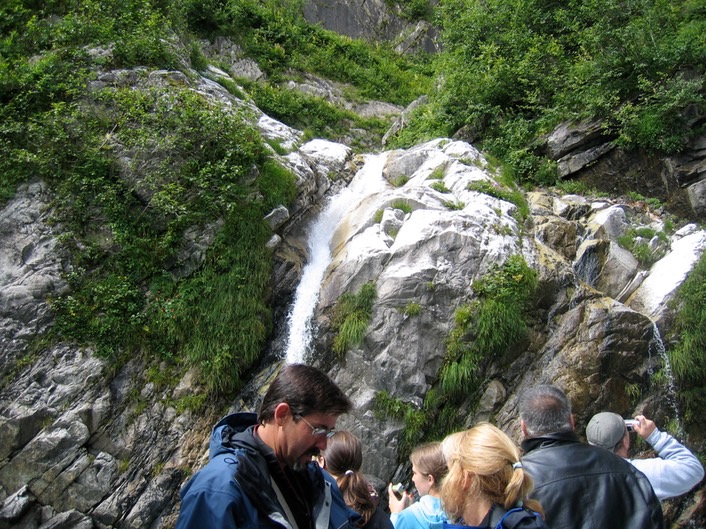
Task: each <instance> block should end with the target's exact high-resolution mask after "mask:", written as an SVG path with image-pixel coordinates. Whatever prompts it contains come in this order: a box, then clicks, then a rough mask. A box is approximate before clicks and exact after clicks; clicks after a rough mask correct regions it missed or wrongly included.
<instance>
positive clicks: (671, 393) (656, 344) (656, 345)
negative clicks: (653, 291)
mask: <svg viewBox="0 0 706 529" xmlns="http://www.w3.org/2000/svg"><path fill="white" fill-rule="evenodd" d="M648 350H649V354H650V355H652V352H653V351H654V352H656V353H657V355H658V356H659V357H660V360H662V364H663V370H664V377H665V383H666V385H667V402H668V404H669V405H670V407H671V408H672V410H674V422H675V423H676V427H677V431H676V432H675V437H683V436H684V431H683V429H682V424H681V415H680V414H679V406H678V404H677V390H676V387H675V384H674V374H673V373H672V365H671V363H670V362H669V356H668V355H667V350H666V348H665V347H664V342H663V341H662V335H661V334H660V332H659V328H658V327H657V324H656V323H654V322H653V323H652V338H651V339H650V343H649V349H648ZM650 364H651V362H650ZM652 374H653V373H652V372H650V375H652Z"/></svg>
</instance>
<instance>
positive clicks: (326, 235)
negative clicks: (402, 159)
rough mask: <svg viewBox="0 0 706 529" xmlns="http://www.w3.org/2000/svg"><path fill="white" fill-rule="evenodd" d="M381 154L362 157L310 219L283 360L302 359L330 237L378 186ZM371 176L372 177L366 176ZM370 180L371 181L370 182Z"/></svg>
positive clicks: (307, 346)
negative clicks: (305, 255) (350, 176)
mask: <svg viewBox="0 0 706 529" xmlns="http://www.w3.org/2000/svg"><path fill="white" fill-rule="evenodd" d="M385 158H386V157H385V156H384V155H374V156H370V157H368V158H367V159H366V162H365V164H364V166H363V167H362V169H361V170H360V171H358V173H357V174H356V176H355V177H354V178H353V180H352V181H351V183H350V185H349V186H348V187H346V188H344V189H343V190H342V191H341V192H340V193H338V194H337V195H335V196H334V197H332V198H331V199H330V200H329V202H328V204H327V205H326V206H325V208H324V209H323V211H322V212H321V214H320V215H319V217H318V218H317V219H316V221H315V222H314V224H313V226H312V228H311V232H310V233H309V238H308V243H307V246H308V250H309V261H308V262H307V264H306V266H304V268H303V269H302V277H301V280H300V282H299V285H298V286H297V290H296V292H295V294H294V303H293V304H292V308H291V309H290V311H289V314H288V315H287V325H288V328H289V330H288V338H287V347H286V352H285V360H286V362H287V363H300V362H305V361H306V359H307V355H308V354H309V352H310V349H311V342H312V340H313V338H314V336H313V335H314V329H313V325H312V318H313V315H314V310H315V309H316V303H317V302H318V300H319V290H320V288H321V280H322V279H323V277H324V273H325V272H326V268H327V267H328V265H329V263H330V262H331V259H332V256H331V248H330V244H331V238H332V237H333V234H334V232H335V231H336V228H337V226H338V224H339V222H340V221H341V219H342V218H343V216H344V215H345V213H346V212H347V211H348V210H349V209H351V208H352V207H354V206H355V205H356V204H358V203H359V202H360V200H361V199H362V198H363V197H364V196H365V195H369V194H372V193H374V192H376V191H378V190H379V189H380V185H375V183H374V182H375V181H376V179H375V178H374V177H375V176H376V175H377V177H378V178H377V181H378V182H380V181H383V179H382V177H381V176H380V175H381V173H382V165H383V163H384V160H385ZM368 177H373V178H368ZM371 181H372V182H371ZM371 183H372V184H373V185H370V184H371Z"/></svg>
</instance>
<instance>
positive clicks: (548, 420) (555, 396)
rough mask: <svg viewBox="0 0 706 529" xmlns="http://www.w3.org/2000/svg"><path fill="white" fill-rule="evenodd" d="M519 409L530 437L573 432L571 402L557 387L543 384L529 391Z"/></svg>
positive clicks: (523, 395)
mask: <svg viewBox="0 0 706 529" xmlns="http://www.w3.org/2000/svg"><path fill="white" fill-rule="evenodd" d="M519 407H520V418H521V419H522V420H523V421H524V422H525V427H526V428H527V435H528V436H529V437H540V436H542V435H546V434H550V433H559V432H570V431H572V430H573V428H572V427H571V402H570V401H569V399H568V397H567V396H566V393H564V392H563V391H562V390H561V389H559V388H558V387H556V386H552V385H549V384H542V385H539V386H535V387H534V388H531V389H529V390H527V391H526V392H525V393H523V394H522V397H521V398H520V406H519Z"/></svg>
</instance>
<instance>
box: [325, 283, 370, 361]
mask: <svg viewBox="0 0 706 529" xmlns="http://www.w3.org/2000/svg"><path fill="white" fill-rule="evenodd" d="M376 296H377V292H376V289H375V284H374V283H366V284H365V285H363V286H362V287H361V289H360V291H359V292H358V293H357V294H350V293H345V294H343V295H342V296H341V297H340V298H339V300H338V303H337V304H336V308H335V309H334V316H333V322H332V323H333V327H334V329H335V330H336V332H337V334H336V338H335V339H334V341H333V350H334V352H336V353H338V354H339V355H343V354H344V353H345V352H346V350H347V349H348V348H350V347H354V346H358V345H360V344H361V343H362V342H363V338H364V337H365V330H366V329H367V328H368V324H369V323H370V317H371V316H372V311H373V304H374V302H375V297H376Z"/></svg>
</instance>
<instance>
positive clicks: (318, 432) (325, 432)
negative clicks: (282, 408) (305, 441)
mask: <svg viewBox="0 0 706 529" xmlns="http://www.w3.org/2000/svg"><path fill="white" fill-rule="evenodd" d="M297 417H299V418H300V419H301V420H302V421H304V422H305V423H306V425H307V426H308V427H309V428H311V435H312V436H314V437H323V436H326V438H327V439H331V437H333V434H335V433H336V432H335V431H334V430H333V429H331V430H329V429H328V428H322V427H319V428H314V427H313V426H312V425H311V424H310V423H309V421H307V420H306V419H305V418H304V417H302V416H301V415H297Z"/></svg>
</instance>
